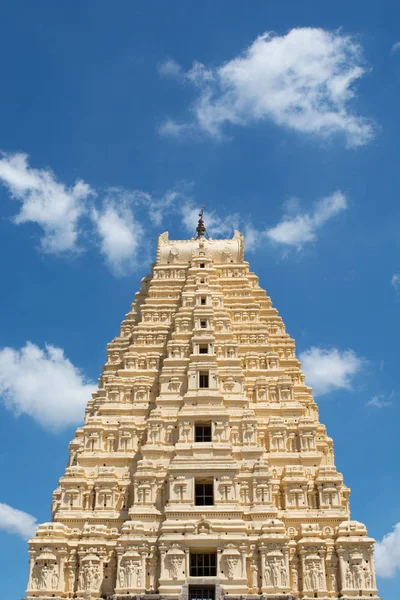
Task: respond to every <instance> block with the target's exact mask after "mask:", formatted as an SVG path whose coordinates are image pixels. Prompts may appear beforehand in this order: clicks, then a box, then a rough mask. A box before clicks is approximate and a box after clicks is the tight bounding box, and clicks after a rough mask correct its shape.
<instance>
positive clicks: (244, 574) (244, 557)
mask: <svg viewBox="0 0 400 600" xmlns="http://www.w3.org/2000/svg"><path fill="white" fill-rule="evenodd" d="M240 556H241V563H242V569H241V577H242V579H244V580H245V581H247V569H246V566H247V565H246V560H247V547H246V546H241V547H240Z"/></svg>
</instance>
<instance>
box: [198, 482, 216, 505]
mask: <svg viewBox="0 0 400 600" xmlns="http://www.w3.org/2000/svg"><path fill="white" fill-rule="evenodd" d="M194 494H195V501H194V503H195V505H196V506H212V505H213V504H214V485H213V480H212V479H202V480H200V481H199V480H197V479H196V481H195V484H194Z"/></svg>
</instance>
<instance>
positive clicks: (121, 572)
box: [118, 567, 125, 588]
mask: <svg viewBox="0 0 400 600" xmlns="http://www.w3.org/2000/svg"><path fill="white" fill-rule="evenodd" d="M118 582H119V587H121V588H123V587H125V568H124V567H120V569H119V574H118Z"/></svg>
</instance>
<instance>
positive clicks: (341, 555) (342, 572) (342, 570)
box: [336, 548, 346, 592]
mask: <svg viewBox="0 0 400 600" xmlns="http://www.w3.org/2000/svg"><path fill="white" fill-rule="evenodd" d="M336 551H337V553H338V556H339V571H340V585H339V582H338V588H339V590H340V591H341V592H342V591H343V590H344V589H345V588H346V564H345V561H344V548H337V550H336Z"/></svg>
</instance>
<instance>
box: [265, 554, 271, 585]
mask: <svg viewBox="0 0 400 600" xmlns="http://www.w3.org/2000/svg"><path fill="white" fill-rule="evenodd" d="M265 586H266V587H272V568H271V564H270V562H269V561H268V560H267V561H266V562H265Z"/></svg>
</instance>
